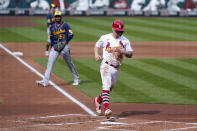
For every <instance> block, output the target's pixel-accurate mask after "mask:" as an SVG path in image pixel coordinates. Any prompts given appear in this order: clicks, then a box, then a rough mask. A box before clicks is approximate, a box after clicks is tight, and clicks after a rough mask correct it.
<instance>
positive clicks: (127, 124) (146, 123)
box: [0, 114, 197, 131]
mask: <svg viewBox="0 0 197 131" xmlns="http://www.w3.org/2000/svg"><path fill="white" fill-rule="evenodd" d="M72 115H82V116H85V115H83V114H67V115H65V116H72ZM59 116H60V117H63V115H59ZM50 117H51V116H48V117H41V118H50ZM52 117H53V116H52ZM55 117H58V115H57V116H55ZM37 118H38V119H39V117H37ZM37 118H36V119H37ZM30 119H32V118H30ZM33 119H34V118H33ZM92 122H99V123H100V124H101V125H104V126H100V127H95V128H94V129H91V130H95V131H96V130H102V129H106V130H125V131H127V130H126V129H120V127H125V126H135V125H148V124H153V123H169V124H193V125H195V124H196V123H187V122H173V121H147V122H136V123H123V122H114V123H113V122H106V119H102V120H90V121H84V122H74V123H54V124H35V125H27V126H17V127H11V128H0V130H1V129H4V130H6V129H15V128H34V127H42V126H62V125H76V124H88V123H92ZM107 125H110V126H107ZM115 127H119V129H113V128H115ZM194 128H197V127H196V126H194V127H185V128H174V129H162V130H160V131H176V130H187V129H194ZM132 131H137V130H132Z"/></svg>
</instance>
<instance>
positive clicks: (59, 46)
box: [53, 42, 65, 52]
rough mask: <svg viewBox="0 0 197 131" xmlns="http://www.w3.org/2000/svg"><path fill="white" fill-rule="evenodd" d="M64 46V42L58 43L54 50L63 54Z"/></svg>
mask: <svg viewBox="0 0 197 131" xmlns="http://www.w3.org/2000/svg"><path fill="white" fill-rule="evenodd" d="M64 46H65V45H64V44H63V43H62V42H58V43H57V44H55V45H54V46H53V48H54V50H55V51H58V52H61V51H62V50H63V48H64Z"/></svg>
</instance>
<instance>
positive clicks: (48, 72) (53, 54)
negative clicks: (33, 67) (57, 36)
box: [43, 47, 59, 85]
mask: <svg viewBox="0 0 197 131" xmlns="http://www.w3.org/2000/svg"><path fill="white" fill-rule="evenodd" d="M58 56H59V52H57V51H55V50H54V48H53V47H52V48H51V51H50V53H49V58H48V63H47V69H46V71H45V75H44V79H43V80H44V82H45V83H46V84H47V85H48V82H49V80H50V77H51V72H52V69H53V66H54V64H55V61H56V60H57V58H58Z"/></svg>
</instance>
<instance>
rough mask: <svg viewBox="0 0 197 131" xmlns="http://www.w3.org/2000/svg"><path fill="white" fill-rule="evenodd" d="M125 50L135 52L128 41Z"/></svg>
mask: <svg viewBox="0 0 197 131" xmlns="http://www.w3.org/2000/svg"><path fill="white" fill-rule="evenodd" d="M125 50H126V51H131V52H133V49H132V47H131V43H130V41H129V40H127V42H126V45H125Z"/></svg>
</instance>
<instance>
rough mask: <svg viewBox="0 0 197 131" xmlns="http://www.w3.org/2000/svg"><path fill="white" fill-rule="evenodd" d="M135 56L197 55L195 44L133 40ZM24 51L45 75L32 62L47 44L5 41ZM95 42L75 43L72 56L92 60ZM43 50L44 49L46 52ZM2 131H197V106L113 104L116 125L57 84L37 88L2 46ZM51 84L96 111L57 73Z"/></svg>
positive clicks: (9, 46)
mask: <svg viewBox="0 0 197 131" xmlns="http://www.w3.org/2000/svg"><path fill="white" fill-rule="evenodd" d="M132 44H133V48H134V49H135V52H134V59H135V58H155V57H159V58H185V57H197V52H196V50H197V44H196V43H195V42H179V43H175V42H164V43H162V42H150V43H147V42H136V43H135V42H134V43H132ZM3 45H4V46H5V47H6V48H8V49H9V50H11V51H12V52H14V51H20V52H23V56H21V57H20V58H22V59H23V60H24V61H26V62H27V63H28V64H30V65H31V66H32V67H34V68H35V69H37V70H38V71H39V72H41V73H42V74H44V71H45V68H44V67H42V66H40V65H39V64H37V63H36V62H34V61H33V60H32V58H33V57H45V56H44V48H45V46H44V45H45V44H44V43H22V44H20V43H17V44H16V43H6V44H5V43H4V44H3ZM93 46H94V43H90V42H89V43H88V42H83V43H71V55H72V57H88V58H90V57H91V58H93ZM42 47H43V48H42ZM0 59H1V61H0V63H1V68H0V85H1V86H0V101H1V102H2V104H0V131H4V130H6V131H7V130H8V131H26V130H30V131H35V130H36V131H40V130H43V131H56V130H58V131H59V130H60V131H63V130H73V131H74V130H89V131H92V130H102V131H103V130H133V131H160V130H166V131H167V130H169V131H171V130H183V129H184V130H187V131H195V130H197V126H196V124H197V106H195V105H167V104H135V103H112V104H111V109H112V110H113V117H115V119H116V120H115V122H110V121H108V120H106V119H105V118H104V117H103V116H99V117H98V116H97V117H93V116H91V115H89V114H88V113H87V112H85V111H84V110H83V109H82V108H80V107H79V106H78V105H76V104H74V103H73V102H72V101H70V100H69V99H68V98H66V97H65V96H63V95H62V94H61V93H60V92H58V91H57V90H56V89H55V88H53V87H52V86H49V87H48V88H42V87H39V86H37V85H36V84H35V80H39V79H40V78H39V77H38V76H37V75H36V74H35V73H33V72H32V71H30V70H29V69H28V68H26V67H25V66H24V65H23V64H21V63H20V62H19V61H17V60H16V59H15V58H14V57H13V56H11V55H9V54H8V53H7V52H5V51H4V50H3V49H2V48H0ZM51 80H52V81H53V82H55V83H56V84H57V85H58V86H59V87H60V88H62V89H63V90H65V91H67V92H68V93H69V94H71V95H72V96H73V97H75V98H77V99H78V100H80V101H81V102H82V103H83V104H85V105H86V106H88V107H89V108H90V109H92V110H93V111H94V105H93V102H92V100H91V98H89V97H87V96H85V95H84V94H82V93H81V92H80V91H79V90H77V89H76V88H74V87H73V86H72V85H69V84H67V83H66V82H64V81H63V80H62V79H60V78H58V77H57V76H55V75H54V74H53V75H52V77H51Z"/></svg>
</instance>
